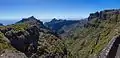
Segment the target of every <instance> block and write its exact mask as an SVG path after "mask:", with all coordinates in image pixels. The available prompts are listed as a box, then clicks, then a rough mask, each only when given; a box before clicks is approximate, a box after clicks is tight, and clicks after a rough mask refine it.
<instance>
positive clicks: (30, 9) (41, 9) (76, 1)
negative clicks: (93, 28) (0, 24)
mask: <svg viewBox="0 0 120 58" xmlns="http://www.w3.org/2000/svg"><path fill="white" fill-rule="evenodd" d="M119 8H120V0H0V20H3V19H7V20H11V19H16V20H19V19H20V18H26V17H29V16H35V17H36V18H39V19H52V18H86V17H88V16H89V14H90V13H94V12H96V11H101V10H105V9H119Z"/></svg>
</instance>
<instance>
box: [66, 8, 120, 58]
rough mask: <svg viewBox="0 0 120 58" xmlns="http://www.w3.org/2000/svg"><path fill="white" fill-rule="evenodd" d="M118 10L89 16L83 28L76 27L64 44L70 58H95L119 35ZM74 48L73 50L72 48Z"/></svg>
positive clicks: (119, 15) (119, 20)
mask: <svg viewBox="0 0 120 58" xmlns="http://www.w3.org/2000/svg"><path fill="white" fill-rule="evenodd" d="M119 25H120V10H119V9H113V10H104V11H100V12H96V13H92V14H90V16H89V17H88V22H87V24H85V25H84V27H83V28H80V27H77V28H75V29H74V30H72V32H70V35H69V36H68V37H67V38H68V39H66V40H65V41H64V42H65V44H66V46H67V49H68V52H69V57H70V58H79V57H81V58H93V57H97V56H98V55H99V53H100V52H101V51H102V49H103V48H104V47H105V46H106V45H107V44H108V42H109V41H110V40H111V39H112V38H113V37H114V36H117V35H120V33H119V32H120V31H119V29H120V26H119ZM73 47H74V48H73Z"/></svg>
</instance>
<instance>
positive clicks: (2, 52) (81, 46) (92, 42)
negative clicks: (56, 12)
mask: <svg viewBox="0 0 120 58" xmlns="http://www.w3.org/2000/svg"><path fill="white" fill-rule="evenodd" d="M1 22H2V21H1ZM12 22H14V21H12ZM6 23H7V22H6ZM115 36H120V9H111V10H103V11H100V12H95V13H91V14H90V15H89V17H88V18H85V19H81V20H65V19H56V18H54V19H52V20H51V21H49V22H45V23H43V22H42V21H41V20H39V19H36V18H35V17H34V16H31V17H28V18H23V19H22V20H20V21H17V22H15V23H14V24H10V25H7V26H3V25H2V24H0V58H1V57H2V58H5V57H8V58H9V56H10V57H12V58H17V57H21V56H22V58H104V57H105V58H115V55H116V54H115V53H117V52H116V51H117V48H118V47H119V41H117V42H113V43H115V44H114V45H115V46H112V45H110V46H112V47H113V48H108V49H110V51H108V49H106V51H104V48H106V47H107V46H108V43H109V42H111V39H112V38H113V37H115ZM117 38H118V39H119V38H120V37H117ZM113 39H116V38H113ZM114 48H115V49H114ZM111 49H112V51H114V55H112V52H111ZM102 51H103V52H102ZM9 53H10V54H9ZM101 53H102V54H101ZM118 54H119V53H118ZM111 55H112V57H110V56H111ZM118 56H119V55H118Z"/></svg>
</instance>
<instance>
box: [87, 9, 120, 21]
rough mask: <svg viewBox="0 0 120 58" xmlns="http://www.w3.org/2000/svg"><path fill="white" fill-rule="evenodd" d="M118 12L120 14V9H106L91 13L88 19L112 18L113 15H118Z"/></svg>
mask: <svg viewBox="0 0 120 58" xmlns="http://www.w3.org/2000/svg"><path fill="white" fill-rule="evenodd" d="M118 14H120V9H111V10H104V11H100V12H95V13H91V14H90V16H89V17H88V20H91V19H94V18H98V19H103V20H106V19H107V18H111V17H113V15H118Z"/></svg>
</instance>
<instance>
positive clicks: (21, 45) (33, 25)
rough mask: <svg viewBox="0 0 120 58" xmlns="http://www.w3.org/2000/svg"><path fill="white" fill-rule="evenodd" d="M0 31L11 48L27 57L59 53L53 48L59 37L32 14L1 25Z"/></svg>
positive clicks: (33, 57)
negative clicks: (12, 22) (17, 20)
mask: <svg viewBox="0 0 120 58" xmlns="http://www.w3.org/2000/svg"><path fill="white" fill-rule="evenodd" d="M0 31H1V33H2V34H3V35H4V36H5V37H6V39H7V40H8V41H9V42H10V44H11V46H12V47H13V48H15V49H16V50H18V51H20V52H22V53H25V55H26V56H27V57H32V58H38V57H42V58H44V57H49V56H50V55H53V54H55V53H58V54H59V53H60V52H57V50H54V49H53V48H55V43H57V41H59V40H60V38H59V37H58V36H56V35H55V33H53V32H52V31H50V30H49V29H47V28H46V27H45V26H44V25H43V23H42V22H41V21H39V20H37V19H36V18H34V17H33V16H32V17H29V18H25V19H22V20H21V21H19V22H17V23H16V24H13V25H8V26H1V27H0ZM51 49H52V50H51ZM61 53H62V52H61ZM61 53H60V54H61ZM49 54H50V55H49ZM62 56H63V55H62ZM51 57H52V56H51Z"/></svg>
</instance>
